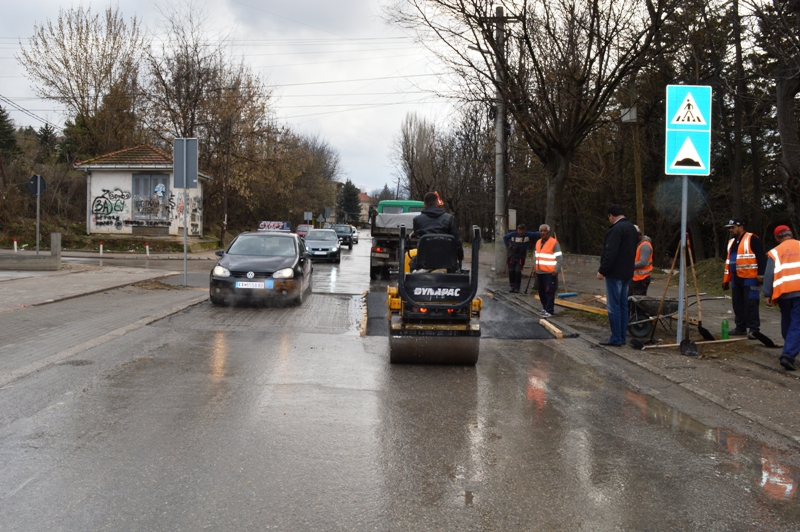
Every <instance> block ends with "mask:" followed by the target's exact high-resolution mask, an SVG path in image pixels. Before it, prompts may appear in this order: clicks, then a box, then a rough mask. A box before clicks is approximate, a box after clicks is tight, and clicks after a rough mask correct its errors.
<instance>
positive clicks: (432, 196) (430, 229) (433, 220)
mask: <svg viewBox="0 0 800 532" xmlns="http://www.w3.org/2000/svg"><path fill="white" fill-rule="evenodd" d="M423 201H424V202H425V208H424V209H423V210H422V212H421V213H419V216H417V217H416V218H414V234H415V235H416V236H417V238H419V237H421V236H423V235H427V234H437V235H453V236H454V237H455V238H456V244H457V246H458V260H464V248H463V247H462V244H461V235H459V234H458V226H457V225H456V221H455V219H454V218H453V217H452V216H451V215H450V214H447V213H446V212H445V211H444V208H443V207H442V206H441V199H440V198H439V194H437V193H436V192H428V193H427V194H425V198H424V199H423Z"/></svg>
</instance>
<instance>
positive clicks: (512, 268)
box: [508, 257, 525, 290]
mask: <svg viewBox="0 0 800 532" xmlns="http://www.w3.org/2000/svg"><path fill="white" fill-rule="evenodd" d="M523 268H525V257H522V258H516V257H509V259H508V284H509V285H511V288H516V289H517V290H519V289H520V286H521V285H522V270H523Z"/></svg>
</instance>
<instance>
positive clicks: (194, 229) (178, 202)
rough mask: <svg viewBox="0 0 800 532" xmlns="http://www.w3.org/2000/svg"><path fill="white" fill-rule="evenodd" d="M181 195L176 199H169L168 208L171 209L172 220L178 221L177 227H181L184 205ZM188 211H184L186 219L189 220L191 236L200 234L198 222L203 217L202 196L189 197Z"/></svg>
mask: <svg viewBox="0 0 800 532" xmlns="http://www.w3.org/2000/svg"><path fill="white" fill-rule="evenodd" d="M183 199H184V198H183V194H182V193H181V194H178V196H177V198H175V197H174V195H173V197H170V206H171V207H172V212H173V218H174V219H175V220H177V221H178V227H183V210H184V208H185V204H184V201H183ZM187 203H188V210H187V211H186V215H187V218H188V219H189V224H190V225H189V230H190V232H191V234H193V235H199V234H200V220H202V216H203V198H202V196H192V195H191V194H190V195H189V201H188V202H187Z"/></svg>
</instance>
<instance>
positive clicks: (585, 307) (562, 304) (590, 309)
mask: <svg viewBox="0 0 800 532" xmlns="http://www.w3.org/2000/svg"><path fill="white" fill-rule="evenodd" d="M533 297H534V298H536V299H539V296H533ZM555 304H556V305H558V306H559V307H567V308H571V309H575V310H582V311H584V312H591V313H593V314H601V315H603V316H608V310H606V309H604V308H597V307H592V306H589V305H582V304H581V303H573V302H572V301H564V300H561V299H556V300H555Z"/></svg>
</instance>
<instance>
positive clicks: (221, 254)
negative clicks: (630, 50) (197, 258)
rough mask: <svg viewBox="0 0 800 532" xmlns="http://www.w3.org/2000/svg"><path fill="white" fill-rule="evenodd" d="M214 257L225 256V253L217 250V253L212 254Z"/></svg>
mask: <svg viewBox="0 0 800 532" xmlns="http://www.w3.org/2000/svg"><path fill="white" fill-rule="evenodd" d="M214 255H216V256H217V257H221V256H223V255H225V251H224V250H222V249H218V250H217V251H215V252H214Z"/></svg>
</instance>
